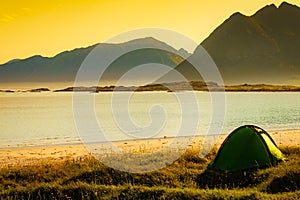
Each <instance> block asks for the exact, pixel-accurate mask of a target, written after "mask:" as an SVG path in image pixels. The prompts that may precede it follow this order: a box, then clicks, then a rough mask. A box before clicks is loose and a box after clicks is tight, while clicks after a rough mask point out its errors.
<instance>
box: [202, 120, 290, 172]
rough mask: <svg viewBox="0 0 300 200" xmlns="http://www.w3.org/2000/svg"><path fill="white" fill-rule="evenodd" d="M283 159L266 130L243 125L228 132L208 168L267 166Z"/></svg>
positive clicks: (226, 168) (227, 169)
mask: <svg viewBox="0 0 300 200" xmlns="http://www.w3.org/2000/svg"><path fill="white" fill-rule="evenodd" d="M283 160H284V156H283V154H282V153H281V151H280V150H279V149H278V147H277V145H276V144H275V142H274V140H273V139H272V138H271V137H270V135H269V134H268V133H267V132H266V131H264V130H263V129H261V128H259V127H257V126H254V125H245V126H241V127H239V128H237V129H235V130H234V131H233V132H232V133H230V134H229V136H228V137H227V138H226V139H225V141H224V142H223V144H222V145H221V147H220V149H219V151H218V153H217V155H216V157H215V159H214V160H213V161H212V162H211V163H210V164H209V166H208V168H210V169H213V170H221V171H227V172H233V171H241V170H246V169H255V168H264V167H269V166H273V165H275V164H276V163H278V162H280V161H283Z"/></svg>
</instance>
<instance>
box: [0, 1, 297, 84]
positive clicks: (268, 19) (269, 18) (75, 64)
mask: <svg viewBox="0 0 300 200" xmlns="http://www.w3.org/2000/svg"><path fill="white" fill-rule="evenodd" d="M140 48H143V49H140ZM203 48H204V49H205V50H206V51H207V52H208V53H209V55H210V56H211V58H212V59H213V60H214V62H215V63H216V65H217V67H218V69H219V71H220V73H221V76H222V78H223V80H224V83H225V84H227V85H228V84H243V83H249V84H255V83H266V84H296V85H300V56H299V55H300V8H299V7H297V6H295V5H291V4H289V3H286V2H283V3H282V4H281V5H280V6H278V7H276V6H275V5H274V4H271V5H268V6H265V7H264V8H262V9H260V10H259V11H257V12H256V13H255V14H254V15H252V16H245V15H243V14H241V13H239V12H238V13H234V14H233V15H232V16H230V17H229V18H228V19H227V20H225V21H224V22H223V23H222V24H221V25H220V26H219V27H217V28H216V29H215V30H214V31H213V32H212V33H211V34H210V35H209V37H208V38H206V39H205V40H204V41H203V42H202V43H201V44H200V45H199V46H198V47H197V48H196V50H195V51H194V52H193V54H192V55H191V56H190V54H189V53H188V52H186V51H185V50H184V49H179V50H176V49H174V48H172V47H171V46H169V45H168V44H166V43H163V42H161V41H158V40H156V39H154V38H151V37H148V38H141V39H136V40H132V41H129V42H125V43H121V44H105V43H103V44H96V45H93V46H90V47H87V48H80V49H75V50H72V51H65V52H62V53H60V54H58V55H56V56H54V57H52V58H45V57H42V56H33V57H31V58H27V59H23V60H17V59H16V60H13V61H11V62H8V63H6V64H3V65H0V83H25V82H38V83H41V82H54V83H56V82H69V83H70V82H73V81H74V79H75V77H76V73H77V71H78V69H79V68H80V65H81V63H82V62H83V61H84V59H85V58H86V56H87V55H89V54H90V53H91V52H93V55H94V56H95V57H96V60H95V61H93V62H91V63H90V64H91V66H90V69H89V71H88V73H86V74H85V77H84V80H86V81H89V79H91V77H93V76H94V78H95V75H97V74H99V70H100V71H101V69H104V68H105V67H106V65H105V63H108V61H109V59H110V58H113V57H118V55H122V56H120V57H119V58H118V59H116V60H115V61H114V62H113V63H111V64H110V66H109V68H108V69H106V70H105V72H104V74H103V77H102V79H101V81H102V83H103V84H104V85H108V84H111V85H118V84H117V83H116V81H117V80H119V79H120V78H122V77H123V75H124V74H126V72H128V71H130V72H132V73H130V74H131V75H130V76H125V77H126V78H127V80H128V81H129V82H128V84H131V83H134V81H135V83H136V84H135V85H139V84H141V85H144V84H145V82H147V81H148V80H149V81H148V82H149V83H150V82H153V81H154V80H155V79H151V78H149V77H150V76H154V77H161V76H162V75H164V74H165V73H166V72H167V71H168V70H166V69H165V68H163V67H162V66H161V65H155V63H156V64H163V65H168V66H170V67H171V68H175V69H176V70H172V71H171V72H169V73H167V75H164V76H163V77H162V78H159V80H158V81H155V82H156V83H165V82H175V81H177V82H178V81H185V80H184V79H183V78H182V77H180V76H179V75H180V74H181V75H183V76H184V77H185V78H186V79H187V80H188V81H193V80H203V79H202V77H201V75H200V74H199V73H198V72H197V71H196V70H195V68H194V67H193V66H192V65H191V64H190V63H193V64H195V65H198V67H200V68H201V67H202V69H203V66H208V67H207V68H206V69H205V70H206V72H208V73H207V74H209V73H210V72H211V70H210V69H211V67H210V64H211V63H210V62H207V61H208V60H207V57H203V56H204V54H203ZM132 49H135V50H134V51H131V52H128V53H126V52H127V51H128V50H132ZM92 50H93V51H92ZM177 54H179V55H184V57H186V56H189V57H188V59H187V60H184V59H183V58H182V57H180V56H179V55H177ZM94 59H95V58H94ZM146 63H149V64H148V68H143V69H142V70H140V71H138V70H132V69H133V68H134V67H136V66H141V65H143V64H146ZM149 65H150V66H149ZM178 72H179V73H178ZM128 74H129V73H128ZM153 74H154V75H153ZM126 75H127V74H126ZM97 78H98V77H97ZM145 80H147V81H145ZM206 80H207V81H213V82H216V83H218V84H220V82H219V81H218V80H214V77H213V76H209V75H208V76H207V77H206ZM138 81H140V82H138ZM128 84H127V85H128Z"/></svg>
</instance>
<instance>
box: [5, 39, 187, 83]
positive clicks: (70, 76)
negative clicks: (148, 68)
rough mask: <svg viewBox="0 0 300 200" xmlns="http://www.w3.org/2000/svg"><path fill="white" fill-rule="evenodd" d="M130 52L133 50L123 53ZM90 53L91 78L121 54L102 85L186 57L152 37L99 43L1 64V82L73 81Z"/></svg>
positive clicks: (177, 62) (143, 74)
mask: <svg viewBox="0 0 300 200" xmlns="http://www.w3.org/2000/svg"><path fill="white" fill-rule="evenodd" d="M140 48H143V49H140ZM132 49H135V50H134V51H132V52H129V53H126V52H127V51H131V50H132ZM91 52H93V53H92V54H93V55H96V61H95V62H96V64H93V65H91V66H90V69H89V74H90V75H91V77H92V75H93V74H95V73H96V72H98V69H99V68H105V67H106V65H105V64H104V63H108V62H109V59H110V58H112V57H116V58H118V57H119V55H122V56H121V57H119V58H118V59H116V60H115V61H114V62H113V63H112V64H111V65H110V66H109V68H108V69H107V70H106V71H105V72H104V74H103V77H102V79H101V80H102V81H104V82H105V84H114V83H115V81H116V80H118V79H119V78H120V77H121V76H122V75H123V74H125V73H126V72H127V71H129V70H131V69H132V68H133V67H135V66H138V65H141V64H143V63H158V64H166V65H169V66H170V67H173V68H174V67H175V66H176V65H178V64H179V63H180V62H182V61H183V58H182V57H180V56H178V55H177V54H179V53H182V52H184V53H185V54H188V53H187V52H186V51H185V50H183V49H180V50H176V49H174V48H173V47H171V46H169V45H167V44H166V43H163V42H161V41H159V40H156V39H154V38H152V37H147V38H141V39H136V40H131V41H128V42H125V43H120V44H106V43H101V44H96V45H93V46H90V47H87V48H79V49H74V50H72V51H65V52H62V53H60V54H58V55H56V56H54V57H52V58H46V57H42V56H33V57H30V58H27V59H23V60H13V61H10V62H8V63H6V64H3V65H0V83H27V82H32V83H35V82H37V83H39V82H73V81H74V80H75V77H76V73H77V71H78V69H79V68H80V66H81V64H82V62H83V61H84V59H85V58H86V57H87V56H88V55H89V54H90V53H91ZM124 53H125V54H124ZM123 54H124V55H123ZM181 55H183V54H181ZM94 59H95V58H94ZM157 73H164V70H161V72H160V69H158V72H157ZM148 75H149V73H142V72H139V73H137V74H136V76H137V77H136V79H143V78H146V77H147V76H148ZM143 76H144V77H143ZM89 78H90V77H89V76H87V77H84V79H85V80H86V81H89Z"/></svg>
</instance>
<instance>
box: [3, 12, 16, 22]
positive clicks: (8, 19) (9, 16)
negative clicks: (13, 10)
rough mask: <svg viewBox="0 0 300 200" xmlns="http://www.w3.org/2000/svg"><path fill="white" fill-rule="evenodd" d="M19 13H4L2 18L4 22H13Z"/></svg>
mask: <svg viewBox="0 0 300 200" xmlns="http://www.w3.org/2000/svg"><path fill="white" fill-rule="evenodd" d="M17 16H18V15H17V14H2V15H1V18H0V20H1V21H2V22H11V21H13V20H15V19H16V17H17Z"/></svg>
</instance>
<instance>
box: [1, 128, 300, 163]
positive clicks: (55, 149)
mask: <svg viewBox="0 0 300 200" xmlns="http://www.w3.org/2000/svg"><path fill="white" fill-rule="evenodd" d="M270 135H271V137H272V138H273V139H274V141H275V142H276V144H277V145H278V146H300V130H289V131H276V132H270ZM225 138H226V136H221V137H214V139H216V140H217V141H218V142H217V144H218V145H220V144H221V143H222V141H223V140H224V139H225ZM203 139H204V137H196V138H194V139H192V138H189V139H187V140H186V142H188V144H189V145H188V147H192V148H199V147H200V146H201V144H202V143H203ZM182 141H184V139H178V138H177V139H174V138H161V139H149V140H134V141H122V142H115V143H113V144H114V146H115V147H117V148H118V149H119V150H122V151H126V152H131V153H134V152H140V153H144V152H152V151H160V150H162V149H163V148H165V147H168V146H169V145H175V146H174V148H177V146H176V145H182V144H181V142H182ZM88 148H89V149H92V150H93V151H97V152H102V153H110V152H111V151H112V149H111V145H109V144H95V145H91V146H89V147H88ZM89 155H90V153H89V150H88V149H87V148H86V147H85V146H84V145H59V146H43V147H26V148H11V149H2V150H0V166H10V165H24V164H31V163H35V162H43V161H49V160H63V159H70V158H71V159H73V158H74V159H76V158H78V157H84V156H89Z"/></svg>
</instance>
